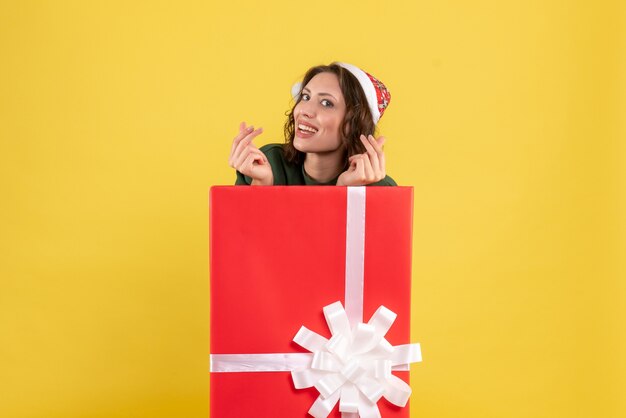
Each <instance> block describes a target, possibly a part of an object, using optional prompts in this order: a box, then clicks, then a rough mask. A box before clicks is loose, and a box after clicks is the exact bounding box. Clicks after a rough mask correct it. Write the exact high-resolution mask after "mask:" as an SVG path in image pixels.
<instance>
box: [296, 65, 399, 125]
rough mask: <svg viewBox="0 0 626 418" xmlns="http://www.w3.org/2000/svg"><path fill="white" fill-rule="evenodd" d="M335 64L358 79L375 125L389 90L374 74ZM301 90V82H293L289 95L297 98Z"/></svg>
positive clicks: (385, 104)
mask: <svg viewBox="0 0 626 418" xmlns="http://www.w3.org/2000/svg"><path fill="white" fill-rule="evenodd" d="M335 64H337V65H339V66H340V67H343V68H345V69H346V70H348V71H350V73H352V75H353V76H355V77H356V79H357V80H358V81H359V84H360V85H361V88H362V89H363V92H364V93H365V97H366V98H367V104H368V106H369V108H370V112H371V113H372V119H373V120H374V125H376V124H377V123H378V121H379V120H380V118H381V117H382V116H383V113H384V112H385V109H386V108H387V106H389V102H390V101H391V94H390V93H389V90H387V87H385V85H384V84H383V83H382V82H381V81H380V80H378V79H377V78H375V77H374V76H372V75H370V74H368V73H366V72H365V71H363V70H361V69H360V68H358V67H355V66H354V65H352V64H347V63H345V62H336V63H335ZM301 90H302V83H296V84H294V85H293V87H291V96H292V97H293V98H294V99H295V98H297V97H298V95H299V94H300V91H301Z"/></svg>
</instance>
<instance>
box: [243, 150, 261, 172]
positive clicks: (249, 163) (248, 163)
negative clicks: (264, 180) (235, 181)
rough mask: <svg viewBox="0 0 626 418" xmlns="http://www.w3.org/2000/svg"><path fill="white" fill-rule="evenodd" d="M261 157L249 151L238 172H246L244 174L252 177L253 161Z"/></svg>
mask: <svg viewBox="0 0 626 418" xmlns="http://www.w3.org/2000/svg"><path fill="white" fill-rule="evenodd" d="M260 158H261V157H260V156H259V155H256V154H255V153H253V152H251V153H250V154H249V155H248V156H247V157H246V159H245V160H244V161H243V162H242V164H241V170H239V171H240V172H242V173H243V172H244V171H245V173H246V175H248V176H250V177H253V176H252V174H254V172H253V170H254V162H255V161H257V162H258V161H259V159H260Z"/></svg>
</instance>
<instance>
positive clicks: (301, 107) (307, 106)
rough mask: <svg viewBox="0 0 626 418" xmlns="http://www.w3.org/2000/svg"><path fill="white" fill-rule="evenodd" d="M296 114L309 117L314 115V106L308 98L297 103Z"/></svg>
mask: <svg viewBox="0 0 626 418" xmlns="http://www.w3.org/2000/svg"><path fill="white" fill-rule="evenodd" d="M297 116H304V117H307V118H309V119H311V118H312V117H314V116H315V108H314V107H313V105H312V103H311V101H310V100H309V101H307V102H304V101H300V103H298V111H297Z"/></svg>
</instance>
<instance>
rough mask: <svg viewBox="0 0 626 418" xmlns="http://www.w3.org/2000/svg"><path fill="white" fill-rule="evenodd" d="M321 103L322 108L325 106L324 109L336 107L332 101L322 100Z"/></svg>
mask: <svg viewBox="0 0 626 418" xmlns="http://www.w3.org/2000/svg"><path fill="white" fill-rule="evenodd" d="M321 103H322V106H324V107H333V106H335V105H334V104H333V102H331V101H330V100H327V99H324V100H322V102H321Z"/></svg>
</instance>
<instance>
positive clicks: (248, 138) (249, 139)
mask: <svg viewBox="0 0 626 418" xmlns="http://www.w3.org/2000/svg"><path fill="white" fill-rule="evenodd" d="M250 128H252V127H249V128H248V131H249V130H250ZM248 131H246V132H248ZM262 133H263V128H259V129H257V130H254V131H252V132H250V133H248V135H246V136H245V137H244V138H242V139H241V140H240V141H239V143H238V144H237V147H236V148H235V152H234V153H233V159H235V160H236V159H238V156H239V155H240V153H241V150H243V149H244V148H245V147H247V146H248V145H250V143H251V142H252V140H253V139H254V138H255V137H257V136H259V135H261V134H262ZM252 146H253V147H255V148H256V146H254V145H252Z"/></svg>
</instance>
